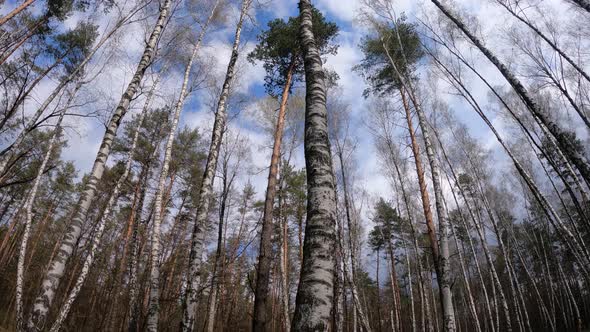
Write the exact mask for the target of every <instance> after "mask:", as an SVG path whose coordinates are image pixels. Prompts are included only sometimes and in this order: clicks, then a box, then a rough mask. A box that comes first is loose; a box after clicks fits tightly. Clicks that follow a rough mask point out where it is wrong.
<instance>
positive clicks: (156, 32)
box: [23, 0, 172, 329]
mask: <svg viewBox="0 0 590 332" xmlns="http://www.w3.org/2000/svg"><path fill="white" fill-rule="evenodd" d="M171 2H172V0H166V1H165V2H164V3H163V4H162V7H161V9H160V15H159V17H158V21H157V22H156V25H155V26H154V29H153V30H152V33H151V35H150V38H149V40H148V42H147V44H146V46H145V49H144V52H143V55H142V57H141V60H140V62H139V64H138V66H137V68H136V70H135V74H134V75H133V78H132V80H131V82H130V83H129V85H128V86H127V89H126V90H125V92H124V93H123V95H122V97H121V100H120V101H119V105H118V106H117V108H116V110H115V112H114V113H113V115H112V117H111V119H110V121H109V124H108V127H107V130H106V132H105V134H104V137H103V140H102V144H101V146H100V149H99V150H98V153H97V156H96V160H95V161H94V165H93V167H92V172H91V173H90V177H89V178H88V180H87V183H86V184H85V188H84V191H83V192H82V195H81V196H80V200H79V202H78V204H77V212H76V215H75V216H74V218H73V220H72V221H71V223H70V225H69V227H68V229H67V231H66V235H65V237H64V240H63V241H62V244H61V247H60V250H59V252H58V255H57V256H56V257H55V259H54V260H53V261H52V262H51V264H50V268H49V271H48V272H47V275H46V276H45V278H44V280H43V284H42V286H41V294H40V295H39V296H38V297H37V299H36V300H35V303H34V305H33V312H32V315H31V318H30V319H29V323H28V326H29V329H35V328H38V327H42V326H43V325H44V323H45V319H46V316H47V313H48V311H49V307H50V306H51V303H52V302H53V298H54V296H55V292H56V291H57V287H58V286H59V282H60V279H61V278H62V276H63V274H64V272H65V267H66V263H67V261H68V259H69V258H70V256H71V255H72V252H73V251H74V247H75V246H76V243H77V242H78V240H79V238H80V235H81V233H82V227H83V226H84V221H85V219H86V214H87V212H88V209H89V208H90V204H91V203H92V201H93V199H94V196H95V194H96V186H97V184H98V182H99V181H100V180H101V178H102V175H103V172H104V167H105V164H106V161H107V159H108V157H109V154H110V151H111V146H112V143H113V140H114V138H115V136H116V133H117V129H118V127H119V124H120V123H121V120H122V118H123V117H124V116H125V113H126V112H127V109H128V108H129V103H130V102H131V99H132V98H133V97H134V96H135V93H136V92H137V89H138V88H139V84H140V83H141V80H142V79H143V76H144V74H145V72H146V70H147V67H148V66H149V65H150V64H151V62H152V60H153V58H154V55H155V51H156V44H157V41H158V39H159V36H160V34H161V33H162V30H163V29H164V24H165V22H166V21H167V18H168V14H169V11H170V5H171ZM114 30H116V29H114ZM114 30H113V32H112V33H114ZM110 34H111V33H110ZM110 34H109V35H110ZM109 35H107V36H105V37H108V36H109ZM106 39H107V38H104V39H103V40H102V41H101V43H99V44H98V45H97V47H95V49H94V50H93V51H92V52H91V53H90V54H89V56H88V57H87V58H86V59H85V60H84V61H85V62H87V61H89V60H90V57H91V56H92V54H94V53H95V52H96V50H98V47H99V46H100V45H102V43H103V42H104V41H106ZM83 64H85V63H83ZM81 65H82V64H81ZM80 68H81V67H78V69H80ZM66 81H67V80H65V81H63V82H62V84H64V83H65V82H66ZM45 104H48V102H47V101H46V102H45ZM42 109H43V107H41V108H40V110H42ZM38 113H39V111H38ZM41 113H42V112H41ZM39 115H41V114H40V113H39ZM23 138H24V136H23Z"/></svg>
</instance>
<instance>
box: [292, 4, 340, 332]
mask: <svg viewBox="0 0 590 332" xmlns="http://www.w3.org/2000/svg"><path fill="white" fill-rule="evenodd" d="M299 12H300V19H301V25H300V30H299V38H300V43H301V50H302V52H303V59H304V67H305V78H306V97H305V141H304V145H305V147H304V152H305V164H306V169H307V192H308V195H307V223H306V227H305V240H304V244H303V265H302V267H301V278H300V282H299V288H298V290H297V299H296V307H295V316H294V318H293V323H292V329H293V330H294V331H297V332H298V331H322V330H327V329H328V328H329V325H330V313H331V311H332V299H331V298H332V295H333V279H334V268H335V264H334V263H335V262H334V259H333V258H334V249H335V242H336V236H335V232H334V230H335V227H334V223H335V220H336V184H335V182H334V175H333V172H332V169H333V168H332V154H331V153H330V142H329V138H328V118H327V110H326V82H325V72H324V70H323V68H322V60H321V57H320V53H319V50H318V48H317V45H316V41H315V38H314V34H313V30H312V29H313V26H312V5H311V3H310V1H309V0H301V1H300V2H299Z"/></svg>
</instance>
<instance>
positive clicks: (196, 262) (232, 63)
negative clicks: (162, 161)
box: [180, 0, 252, 331]
mask: <svg viewBox="0 0 590 332" xmlns="http://www.w3.org/2000/svg"><path fill="white" fill-rule="evenodd" d="M251 4H252V0H244V1H243V2H242V8H241V12H240V18H239V20H238V24H237V26H236V32H235V35H234V44H233V47H232V53H231V57H230V60H229V64H228V66H227V72H226V75H225V81H224V82H223V87H222V90H221V94H220V96H219V101H218V103H217V111H216V112H215V122H214V124H213V132H212V137H211V145H210V148H209V155H208V157H207V164H206V166H205V173H204V174H203V181H202V182H201V189H200V192H199V203H198V208H197V216H196V218H195V221H194V226H193V227H194V228H193V232H192V237H191V249H190V254H189V274H188V280H187V290H186V295H185V298H184V300H183V317H182V322H181V326H180V328H181V330H182V331H192V329H193V325H194V321H195V314H196V312H195V311H196V306H197V295H198V294H197V291H198V284H199V280H200V271H199V269H200V267H201V259H202V254H203V248H204V240H205V239H204V237H205V230H206V224H205V223H206V222H207V216H208V214H209V202H210V201H211V196H212V194H213V192H212V191H213V181H214V179H215V171H216V170H217V160H218V157H219V147H220V145H221V140H222V138H223V133H224V131H225V122H226V118H227V113H226V108H227V99H228V97H229V92H230V87H231V84H232V82H233V79H234V75H235V70H236V68H235V67H236V62H237V61H238V55H239V53H238V48H239V45H240V36H241V33H242V25H243V23H244V19H245V18H246V15H247V12H248V9H249V8H250V5H251Z"/></svg>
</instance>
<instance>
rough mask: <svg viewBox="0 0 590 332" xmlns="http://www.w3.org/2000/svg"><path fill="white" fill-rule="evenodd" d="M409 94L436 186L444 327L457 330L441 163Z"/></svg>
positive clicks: (439, 277)
mask: <svg viewBox="0 0 590 332" xmlns="http://www.w3.org/2000/svg"><path fill="white" fill-rule="evenodd" d="M408 92H409V95H410V96H412V98H411V99H412V102H413V104H414V109H415V110H416V114H417V115H418V123H419V125H420V128H421V130H422V138H423V140H424V144H425V146H426V157H427V158H428V163H429V164H430V171H431V176H432V187H433V188H434V201H435V207H436V214H437V215H438V224H439V246H440V253H439V255H438V257H437V259H438V264H437V265H438V266H439V276H438V282H439V291H440V296H441V305H442V311H443V328H444V331H446V332H450V331H455V329H456V324H455V313H454V309H453V294H452V292H451V279H450V273H451V265H450V262H449V257H450V252H449V242H448V241H449V239H448V236H449V235H448V228H449V226H448V221H449V220H448V216H447V211H446V209H445V208H444V202H443V201H444V196H443V192H442V186H441V182H440V173H439V165H438V160H437V159H436V157H435V155H434V148H433V146H432V143H431V141H430V134H429V129H428V125H427V123H426V117H425V115H424V113H423V112H422V108H421V106H420V104H419V103H418V102H417V101H416V98H415V96H413V94H414V92H413V91H412V90H411V89H410V90H409V91H408Z"/></svg>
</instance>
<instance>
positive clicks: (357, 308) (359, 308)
mask: <svg viewBox="0 0 590 332" xmlns="http://www.w3.org/2000/svg"><path fill="white" fill-rule="evenodd" d="M336 147H337V149H338V151H337V154H336V155H337V156H338V161H339V163H340V175H341V176H342V190H343V195H344V210H345V212H346V220H347V225H348V247H349V250H348V251H349V254H350V262H351V264H350V265H351V268H350V274H349V272H348V271H349V269H348V267H347V261H348V257H347V255H345V254H344V247H342V248H341V252H342V255H343V268H344V274H345V276H346V279H348V284H349V285H350V292H351V293H352V294H351V295H352V300H353V317H354V318H355V319H354V321H356V317H357V313H358V316H360V322H361V326H362V327H363V329H365V331H366V332H371V326H370V325H369V319H368V317H367V315H366V313H365V310H364V308H363V305H362V304H361V301H360V297H359V292H358V289H357V286H356V278H357V273H356V266H357V265H356V261H357V257H356V254H355V248H354V245H353V236H352V232H353V229H354V228H355V227H354V225H353V221H352V213H351V211H350V210H351V206H350V200H349V196H348V181H347V176H346V172H345V164H344V157H343V151H342V147H341V146H340V144H338V141H337V145H336ZM341 228H342V226H341ZM341 232H342V233H343V232H344V229H343V228H342V230H341ZM342 237H343V238H344V234H342ZM343 241H344V240H343ZM353 326H354V329H356V322H355V323H353Z"/></svg>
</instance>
